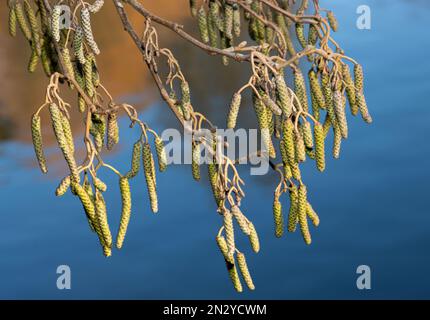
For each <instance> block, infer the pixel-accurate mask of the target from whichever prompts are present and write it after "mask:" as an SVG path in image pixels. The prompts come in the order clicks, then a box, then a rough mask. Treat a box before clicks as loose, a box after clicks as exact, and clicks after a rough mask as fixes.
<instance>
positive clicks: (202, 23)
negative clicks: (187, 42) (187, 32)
mask: <svg viewBox="0 0 430 320" xmlns="http://www.w3.org/2000/svg"><path fill="white" fill-rule="evenodd" d="M198 18H199V20H198V22H199V31H200V37H201V38H202V40H203V42H204V43H208V42H209V30H208V19H207V13H206V10H205V9H204V8H203V6H202V7H200V9H199V13H198Z"/></svg>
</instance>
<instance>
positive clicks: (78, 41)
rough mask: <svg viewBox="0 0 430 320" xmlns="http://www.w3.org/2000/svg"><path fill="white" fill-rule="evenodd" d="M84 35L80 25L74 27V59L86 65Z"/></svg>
mask: <svg viewBox="0 0 430 320" xmlns="http://www.w3.org/2000/svg"><path fill="white" fill-rule="evenodd" d="M83 40H84V35H83V31H82V27H81V26H80V25H78V26H76V30H75V34H74V36H73V53H74V54H75V57H76V58H78V60H79V62H80V63H81V64H82V65H84V64H85V63H86V58H85V53H84V46H83Z"/></svg>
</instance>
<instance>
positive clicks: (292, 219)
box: [288, 184, 299, 232]
mask: <svg viewBox="0 0 430 320" xmlns="http://www.w3.org/2000/svg"><path fill="white" fill-rule="evenodd" d="M289 197H290V210H289V213H288V232H294V231H296V226H297V223H298V220H299V216H298V208H297V206H298V198H299V196H298V191H297V187H296V186H295V185H294V184H293V185H292V186H291V187H290V189H289Z"/></svg>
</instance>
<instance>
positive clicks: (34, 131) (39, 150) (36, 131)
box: [31, 114, 48, 173]
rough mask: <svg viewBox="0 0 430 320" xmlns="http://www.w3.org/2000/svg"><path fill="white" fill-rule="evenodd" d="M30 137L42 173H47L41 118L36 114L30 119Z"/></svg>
mask: <svg viewBox="0 0 430 320" xmlns="http://www.w3.org/2000/svg"><path fill="white" fill-rule="evenodd" d="M31 137H32V139H33V146H34V152H35V153H36V158H37V162H38V163H39V167H40V170H42V172H43V173H47V172H48V168H47V167H46V159H45V155H44V153H43V140H42V127H41V119H40V116H39V115H38V114H34V115H33V117H32V119H31Z"/></svg>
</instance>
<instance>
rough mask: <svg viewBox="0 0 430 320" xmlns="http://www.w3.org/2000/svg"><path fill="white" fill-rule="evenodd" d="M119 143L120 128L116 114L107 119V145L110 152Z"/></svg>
mask: <svg viewBox="0 0 430 320" xmlns="http://www.w3.org/2000/svg"><path fill="white" fill-rule="evenodd" d="M118 142H119V127H118V120H117V115H116V113H110V114H109V115H108V117H107V143H106V147H107V149H108V150H112V148H113V147H114V145H116V144H118Z"/></svg>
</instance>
